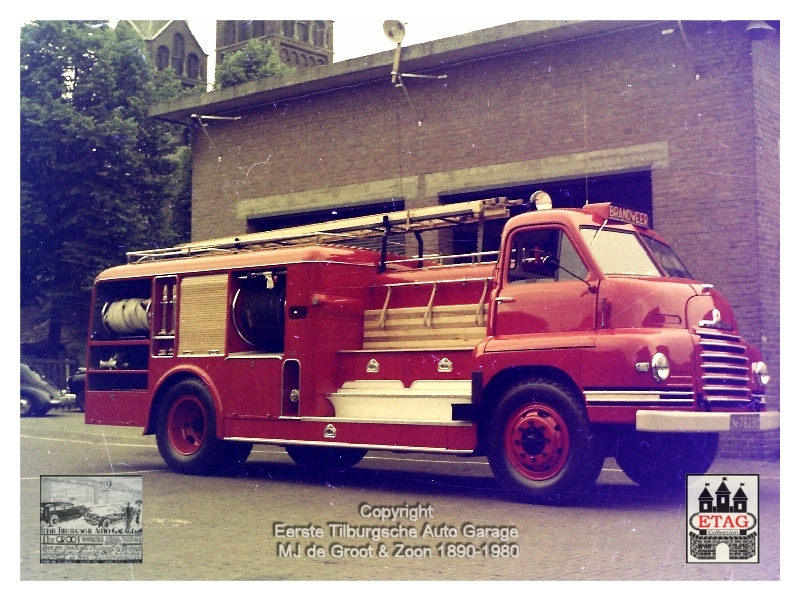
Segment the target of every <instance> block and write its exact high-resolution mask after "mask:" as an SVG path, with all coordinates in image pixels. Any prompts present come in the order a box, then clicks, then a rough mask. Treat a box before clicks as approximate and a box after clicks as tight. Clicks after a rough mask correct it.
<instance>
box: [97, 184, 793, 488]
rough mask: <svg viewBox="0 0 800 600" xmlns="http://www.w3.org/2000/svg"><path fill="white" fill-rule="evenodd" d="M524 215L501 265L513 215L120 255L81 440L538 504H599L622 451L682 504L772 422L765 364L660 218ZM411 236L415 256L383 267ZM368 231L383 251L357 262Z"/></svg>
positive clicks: (606, 212) (545, 209)
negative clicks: (455, 458)
mask: <svg viewBox="0 0 800 600" xmlns="http://www.w3.org/2000/svg"><path fill="white" fill-rule="evenodd" d="M532 200H535V201H536V205H537V209H536V210H533V207H531V208H532V210H530V211H528V212H525V213H523V214H519V215H517V216H514V217H512V218H510V219H508V221H507V223H506V224H505V227H504V229H503V234H502V240H501V243H500V249H499V251H498V252H495V253H492V254H493V255H492V254H490V253H485V252H481V251H480V250H481V245H482V238H483V235H482V231H483V229H482V227H483V224H484V223H485V222H486V221H488V220H490V219H495V218H507V217H508V216H509V210H510V207H511V206H512V205H515V204H519V201H512V200H507V199H502V198H501V199H492V200H481V201H474V202H465V203H460V204H453V205H447V206H437V207H431V208H422V209H415V210H406V211H399V212H393V213H387V214H384V215H379V216H370V217H358V218H353V219H345V220H341V221H336V222H332V223H324V224H320V225H313V226H304V227H296V228H291V229H284V230H278V231H272V232H266V233H258V234H247V235H242V236H240V237H236V238H226V239H220V240H212V241H207V242H194V243H190V244H185V245H182V246H177V247H174V248H164V249H158V250H149V251H141V252H130V253H129V254H128V264H126V265H122V266H118V267H113V268H111V269H108V270H106V271H104V272H103V273H101V274H100V275H99V276H98V277H97V279H96V281H95V284H94V290H93V294H92V314H91V320H90V331H89V341H88V351H87V371H86V422H87V423H89V424H102V425H128V426H134V427H141V428H143V431H144V434H145V435H151V434H155V436H156V439H157V442H158V448H159V450H160V452H161V455H162V456H163V458H164V460H165V461H166V463H167V464H168V465H169V466H170V467H171V468H172V469H174V470H175V471H178V472H181V473H188V474H204V473H214V472H219V471H223V470H226V469H230V468H233V467H236V466H238V465H241V464H242V463H243V462H244V461H245V460H246V459H247V457H248V455H249V453H250V450H251V448H252V446H253V444H274V445H279V446H283V447H285V448H286V450H287V451H288V453H289V455H290V456H291V457H292V459H294V461H295V462H297V463H298V464H300V465H302V466H304V467H307V468H315V469H342V468H346V467H350V466H353V465H355V464H356V463H357V462H358V461H359V460H361V459H362V458H363V457H364V455H365V454H366V453H367V452H368V451H369V450H384V451H402V452H408V451H419V452H438V453H449V454H453V455H461V456H474V455H486V456H487V457H488V460H489V464H490V465H491V468H492V470H493V472H494V473H495V475H496V476H497V477H498V478H499V479H500V481H501V482H502V483H503V484H504V486H506V487H508V488H509V489H510V490H512V491H514V492H516V493H519V494H521V495H522V496H524V497H527V498H529V499H534V500H535V499H545V498H557V497H565V496H569V495H571V494H575V493H581V492H583V491H585V490H586V489H587V488H588V487H589V486H591V485H592V484H593V483H594V481H595V480H596V478H597V477H598V475H599V473H600V470H601V467H602V465H603V461H604V459H605V458H606V457H608V456H613V457H614V458H615V459H616V461H617V462H618V463H619V465H620V467H621V468H622V469H623V471H624V472H625V473H626V474H627V475H628V476H629V477H630V478H631V479H633V480H634V481H635V482H637V483H639V484H641V485H657V486H660V487H670V486H675V487H677V486H679V485H682V484H683V476H684V475H685V474H686V473H703V472H705V471H706V470H707V469H708V468H709V466H710V465H711V463H712V461H713V460H714V457H715V454H716V452H717V445H718V440H719V432H722V431H728V430H731V429H737V430H766V429H775V428H777V427H778V425H779V424H778V413H777V412H768V411H766V403H765V400H766V392H765V387H766V385H767V382H768V381H769V374H768V370H767V367H766V365H765V364H764V362H763V360H762V357H761V355H760V353H759V351H758V350H757V349H756V348H755V347H754V346H752V345H750V344H748V343H747V342H745V341H744V340H743V339H741V337H740V336H739V333H738V329H737V324H736V320H735V318H734V315H733V311H732V310H731V307H730V305H729V304H728V302H727V301H726V300H725V299H724V298H723V297H722V296H721V295H720V294H719V293H718V292H717V291H715V290H714V289H713V286H712V285H709V284H705V283H701V282H698V281H696V280H694V279H693V278H692V276H691V275H690V273H689V271H688V270H687V269H686V267H685V266H684V265H683V264H682V263H681V261H680V260H679V258H678V257H677V255H676V254H675V253H674V252H673V250H672V249H671V248H670V246H669V245H668V244H667V243H666V242H665V241H664V240H663V239H661V238H660V237H659V236H658V235H656V234H655V233H654V232H653V231H652V230H651V229H649V227H648V224H649V223H648V215H647V214H645V213H641V212H636V211H632V210H628V209H624V208H620V207H617V206H614V205H612V204H608V203H606V204H587V205H586V206H584V207H583V208H581V209H551V208H550V203H549V197H548V196H547V194H545V193H543V192H537V193H536V194H534V196H533V197H532ZM461 223H476V224H477V225H478V229H479V235H478V240H479V244H478V246H479V247H478V250H479V251H478V252H477V253H475V254H474V255H468V256H467V255H461V256H457V257H437V256H425V255H424V254H423V252H422V241H421V240H422V237H421V235H420V231H422V230H425V229H434V228H440V227H446V226H452V225H454V224H461ZM408 233H411V234H414V235H415V236H416V239H417V241H418V242H419V252H418V255H417V256H413V257H411V258H407V257H404V256H402V255H399V254H394V253H391V252H389V251H388V245H389V242H390V240H391V238H392V236H393V235H395V234H408ZM376 235H378V236H380V239H379V240H378V242H379V243H380V250H378V249H364V248H363V247H354V246H355V245H356V244H357V243H359V242H363V239H364V238H366V237H368V236H376ZM351 241H352V243H351V245H350V246H347V245H343V244H347V243H350V242H351ZM377 245H378V243H377V242H376V244H375V246H376V247H377ZM410 246H411V244H409V247H410Z"/></svg>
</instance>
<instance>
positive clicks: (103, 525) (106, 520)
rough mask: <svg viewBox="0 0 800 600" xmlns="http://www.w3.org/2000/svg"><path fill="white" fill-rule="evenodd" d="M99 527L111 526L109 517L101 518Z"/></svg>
mask: <svg viewBox="0 0 800 600" xmlns="http://www.w3.org/2000/svg"><path fill="white" fill-rule="evenodd" d="M100 527H102V528H103V529H108V528H109V527H111V519H103V521H102V523H101V525H100Z"/></svg>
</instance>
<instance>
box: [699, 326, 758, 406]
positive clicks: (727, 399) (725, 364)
mask: <svg viewBox="0 0 800 600" xmlns="http://www.w3.org/2000/svg"><path fill="white" fill-rule="evenodd" d="M697 334H698V335H699V336H700V369H701V377H702V380H703V396H704V397H705V399H706V400H707V401H708V402H709V404H711V405H712V406H720V405H728V406H741V405H744V404H747V403H748V402H749V401H750V387H749V383H750V365H749V362H748V358H747V354H746V347H745V345H744V344H743V343H742V341H741V339H740V338H739V336H736V335H731V334H727V333H720V332H719V331H716V330H710V329H698V330H697Z"/></svg>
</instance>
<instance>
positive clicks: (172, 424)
mask: <svg viewBox="0 0 800 600" xmlns="http://www.w3.org/2000/svg"><path fill="white" fill-rule="evenodd" d="M156 441H157V442H158V450H159V452H160V453H161V456H162V457H163V458H164V461H165V462H166V463H167V465H169V467H170V468H171V469H172V470H173V471H177V472H178V473H186V474H188V475H207V474H212V473H219V472H221V471H225V470H227V469H231V468H236V467H239V466H241V465H242V464H244V462H245V461H246V460H247V457H248V456H249V454H250V450H251V449H252V447H253V445H252V444H246V443H241V442H226V441H224V440H220V439H219V438H217V418H216V413H215V411H214V403H213V402H212V400H211V394H210V393H209V391H208V388H206V386H205V385H203V384H202V383H201V382H200V381H198V380H196V379H187V380H184V381H182V382H180V383H178V384H176V385H175V386H174V387H173V388H171V389H170V390H169V391H168V392H167V395H166V397H165V398H164V402H163V403H162V404H161V407H160V410H159V417H158V429H157V431H156Z"/></svg>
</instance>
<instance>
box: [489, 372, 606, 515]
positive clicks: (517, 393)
mask: <svg viewBox="0 0 800 600" xmlns="http://www.w3.org/2000/svg"><path fill="white" fill-rule="evenodd" d="M487 434H488V439H487V454H488V457H489V464H490V465H491V467H492V471H493V472H494V474H495V476H496V477H497V478H498V479H499V480H500V482H501V483H502V484H503V485H504V486H505V487H506V488H508V489H510V490H512V491H514V492H516V493H518V494H519V495H521V496H522V497H523V498H525V499H529V500H534V501H543V502H559V501H569V500H572V499H574V498H576V497H578V496H579V495H580V494H583V492H585V491H586V490H587V489H588V488H589V487H590V486H591V485H592V484H593V483H594V482H595V481H596V480H597V477H598V475H600V470H601V469H602V467H603V459H604V456H603V452H602V450H601V447H602V445H601V443H600V439H599V438H598V436H596V435H594V434H593V432H592V429H591V427H590V425H589V420H588V418H587V416H586V412H585V411H584V408H583V406H582V404H581V403H580V401H579V400H578V398H577V397H576V396H575V395H574V394H573V393H572V392H570V391H569V390H568V389H566V388H565V387H563V386H561V385H559V384H557V383H555V382H553V381H549V380H532V381H526V382H522V383H519V384H517V385H515V386H514V387H512V388H510V389H509V390H508V391H507V392H506V393H505V394H504V395H503V397H502V398H501V399H500V402H499V403H498V405H497V409H496V410H495V413H494V415H493V416H492V418H491V420H490V422H489V427H488V431H487Z"/></svg>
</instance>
